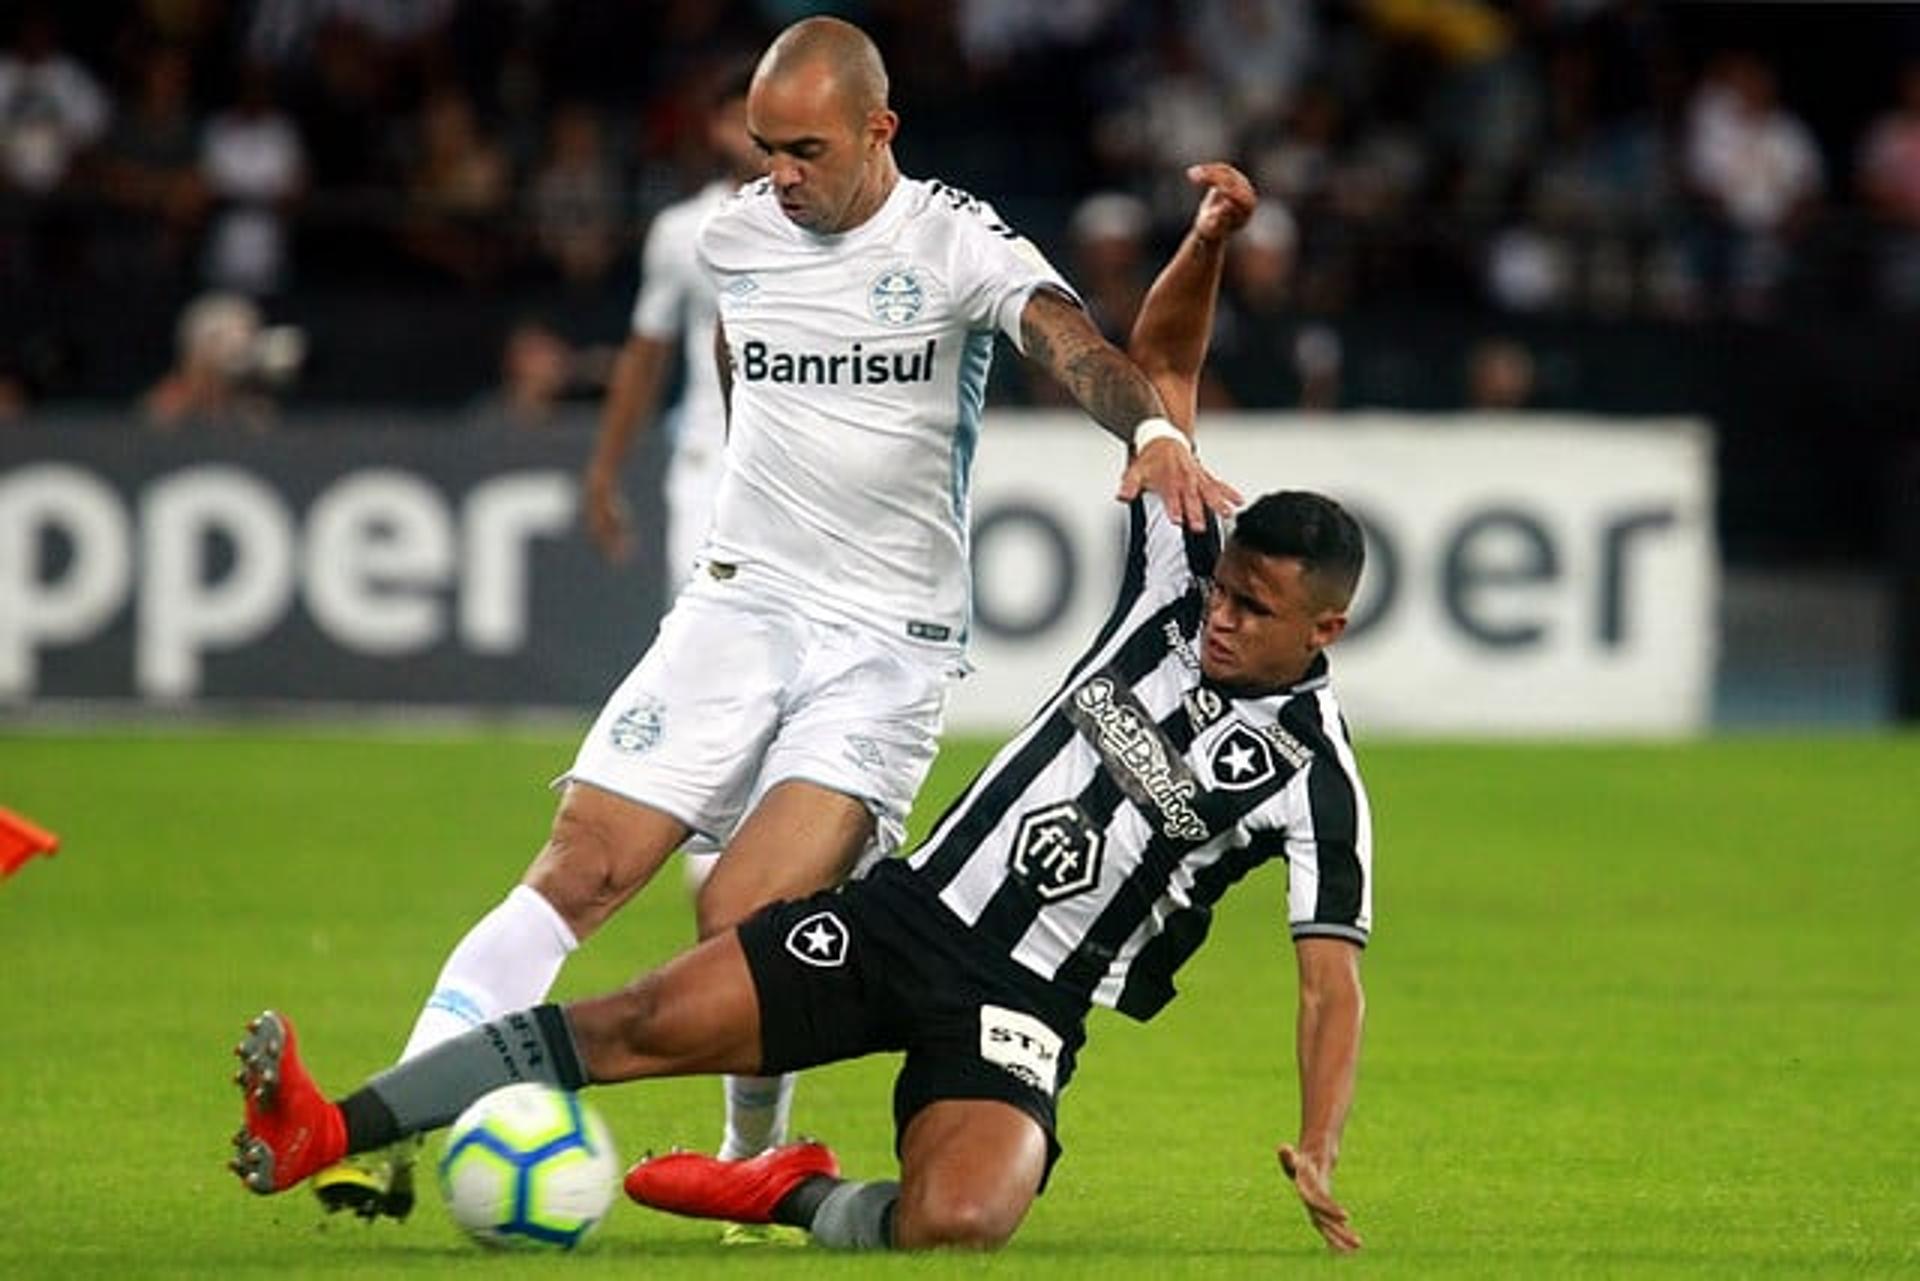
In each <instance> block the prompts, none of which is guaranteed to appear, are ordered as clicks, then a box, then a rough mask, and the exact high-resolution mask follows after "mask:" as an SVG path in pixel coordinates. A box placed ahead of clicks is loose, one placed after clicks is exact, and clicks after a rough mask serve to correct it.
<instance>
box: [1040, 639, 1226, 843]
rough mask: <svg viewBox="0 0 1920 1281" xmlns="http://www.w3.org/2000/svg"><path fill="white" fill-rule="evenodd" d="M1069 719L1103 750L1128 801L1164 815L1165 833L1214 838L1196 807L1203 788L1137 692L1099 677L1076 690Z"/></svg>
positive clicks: (1185, 837) (1183, 838) (1182, 838)
mask: <svg viewBox="0 0 1920 1281" xmlns="http://www.w3.org/2000/svg"><path fill="white" fill-rule="evenodd" d="M1067 715H1068V717H1069V718H1070V719H1071V720H1072V721H1073V723H1074V725H1075V726H1076V727H1078V729H1079V730H1080V733H1081V734H1082V735H1084V736H1085V737H1086V738H1087V739H1089V740H1090V741H1091V742H1092V743H1093V745H1094V747H1095V749H1096V750H1097V751H1099V753H1100V758H1101V760H1102V761H1104V762H1105V763H1106V766H1107V768H1108V769H1110V770H1112V771H1113V776H1114V780H1115V781H1116V782H1118V783H1119V784H1120V790H1121V791H1123V792H1125V793H1126V794H1127V797H1128V799H1130V800H1131V801H1133V803H1134V804H1135V805H1138V806H1140V807H1141V809H1143V810H1146V811H1149V812H1150V813H1157V814H1158V815H1159V826H1160V830H1161V831H1162V832H1163V833H1165V834H1166V835H1167V836H1168V837H1170V838H1172V839H1173V840H1177V841H1204V840H1206V839H1207V838H1208V837H1209V836H1211V835H1212V831H1211V829H1210V828H1208V826H1207V824H1206V821H1205V820H1204V819H1202V818H1201V817H1200V815H1199V813H1198V812H1197V811H1196V810H1195V809H1194V808H1193V798H1194V796H1195V795H1196V794H1197V793H1198V792H1199V790H1200V785H1199V784H1198V783H1196V782H1195V781H1194V778H1193V773H1192V771H1190V770H1189V769H1188V768H1187V763H1186V762H1185V761H1183V760H1181V759H1180V755H1179V753H1177V752H1175V751H1174V750H1173V748H1172V746H1171V745H1170V744H1169V743H1168V742H1167V740H1166V738H1165V736H1163V735H1162V734H1161V732H1160V727H1159V726H1158V725H1155V724H1154V723H1153V717H1152V716H1150V715H1148V714H1147V709H1146V708H1144V707H1142V706H1141V705H1140V702H1139V700H1138V699H1136V698H1135V697H1134V696H1133V693H1132V691H1130V690H1128V689H1127V688H1126V687H1125V686H1124V685H1121V684H1120V683H1119V682H1117V681H1115V680H1114V678H1113V677H1111V676H1107V675H1104V674H1103V675H1099V676H1095V677H1093V678H1092V679H1090V680H1088V681H1087V683H1086V684H1084V685H1082V686H1081V687H1080V688H1079V689H1076V690H1075V691H1074V692H1073V697H1072V698H1071V699H1069V700H1068V701H1067Z"/></svg>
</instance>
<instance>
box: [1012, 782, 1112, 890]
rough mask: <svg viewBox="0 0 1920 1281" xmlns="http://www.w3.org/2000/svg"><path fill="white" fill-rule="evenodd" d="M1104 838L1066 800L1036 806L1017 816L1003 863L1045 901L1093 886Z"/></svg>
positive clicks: (1097, 877)
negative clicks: (1006, 857)
mask: <svg viewBox="0 0 1920 1281" xmlns="http://www.w3.org/2000/svg"><path fill="white" fill-rule="evenodd" d="M1105 844H1106V838H1105V837H1104V836H1103V835H1102V834H1101V832H1100V829H1099V828H1097V827H1095V826H1094V825H1093V824H1091V823H1089V822H1088V821H1087V816H1086V815H1085V814H1083V813H1081V812H1080V807H1079V806H1078V805H1076V804H1074V803H1073V802H1072V801H1065V802H1062V803H1061V804H1059V805H1049V806H1047V807H1046V808H1045V809H1038V810H1035V811H1033V812H1032V813H1031V814H1028V815H1026V816H1025V817H1024V818H1022V819H1021V820H1020V830H1019V831H1017V832H1015V833H1014V834H1013V853H1012V854H1010V855H1009V856H1008V861H1009V862H1010V863H1011V864H1012V865H1013V871H1014V874H1015V875H1016V876H1018V877H1019V878H1020V879H1021V880H1023V881H1025V882H1026V883H1027V884H1028V885H1031V886H1032V887H1033V889H1034V892H1035V893H1037V894H1039V895H1040V897H1041V898H1043V899H1045V900H1047V901H1048V902H1049V903H1052V902H1057V901H1058V900H1060V899H1063V898H1071V897H1072V896H1073V895H1075V894H1079V893H1082V892H1083V891H1086V890H1090V889H1092V888H1093V885H1094V882H1095V881H1098V880H1099V879H1100V851H1101V848H1102V847H1103V846H1104V845H1105Z"/></svg>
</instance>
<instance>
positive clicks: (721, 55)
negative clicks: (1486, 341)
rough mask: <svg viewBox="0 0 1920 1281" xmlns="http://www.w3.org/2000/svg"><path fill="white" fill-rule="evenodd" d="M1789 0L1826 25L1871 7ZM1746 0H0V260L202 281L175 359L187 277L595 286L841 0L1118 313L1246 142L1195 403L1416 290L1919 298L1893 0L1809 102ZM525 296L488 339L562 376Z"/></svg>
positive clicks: (1322, 346) (974, 180)
mask: <svg viewBox="0 0 1920 1281" xmlns="http://www.w3.org/2000/svg"><path fill="white" fill-rule="evenodd" d="M1766 7H1768V8H1774V7H1775V6H1766ZM1812 7H1817V8H1820V9H1823V10H1825V11H1826V13H1827V15H1828V19H1830V22H1831V23H1832V24H1834V25H1833V26H1832V32H1833V33H1834V34H1835V35H1836V36H1838V35H1843V34H1844V27H1845V24H1848V23H1849V22H1852V21H1855V20H1856V18H1857V17H1858V14H1857V12H1853V11H1852V7H1851V6H1845V5H1831V6H1812ZM1741 8H1742V6H1732V5H1685V6H1669V5H1660V4H1656V3H1653V2H1652V0H1048V2H1047V3H1044V4H1041V3H1032V2H1030V0H864V2H856V3H843V4H809V3H806V2H805V0H732V2H723V0H651V2H649V3H612V2H604V3H602V2H594V0H129V2H126V3H103V4H88V5H54V4H50V3H34V2H32V0H29V2H28V3H25V4H16V5H11V6H8V16H7V17H6V18H0V296H12V297H26V296H33V297H36V298H38V299H40V300H41V301H43V302H44V301H45V300H46V299H48V298H52V297H56V296H59V295H60V294H61V293H62V292H67V293H71V292H72V291H94V292H99V291H130V290H141V289H150V290H172V291H174V292H175V293H176V294H178V295H179V296H182V297H185V296H188V295H193V294H198V293H200V292H201V291H210V298H211V303H209V299H208V298H202V299H201V300H200V301H201V302H202V303H209V306H208V307H207V308H203V311H202V313H201V314H200V315H199V317H198V322H199V323H198V324H197V325H196V324H195V323H190V322H191V321H192V320H193V319H194V318H192V317H189V316H188V315H187V314H185V313H183V314H182V315H181V319H180V331H181V348H180V350H181V360H182V364H183V365H184V364H186V363H188V349H189V342H188V337H189V334H190V333H194V334H204V333H205V332H210V331H213V330H218V329H220V328H221V326H220V325H216V324H213V323H212V322H211V321H208V320H207V316H208V315H216V316H218V317H219V318H220V319H221V320H222V321H223V323H224V325H225V329H226V330H227V331H231V330H232V329H233V328H234V325H235V323H236V319H235V318H236V317H242V318H245V317H247V316H248V315H250V314H251V315H252V323H253V325H254V327H255V329H256V330H260V331H262V332H264V331H265V330H267V329H270V328H271V327H270V326H265V325H264V324H262V323H261V322H260V319H259V316H258V314H257V309H258V308H259V307H260V306H262V305H265V306H267V307H271V306H272V305H274V302H275V300H284V299H286V298H288V297H290V296H298V295H299V294H300V293H302V292H303V291H323V290H338V289H341V288H348V287H355V286H371V287H373V288H375V289H380V288H385V289H391V290H394V291H396V292H398V291H403V290H421V289H426V290H432V289H443V288H450V289H452V290H455V291H465V293H467V294H469V295H471V296H473V297H476V298H512V297H515V296H517V295H519V294H550V293H553V292H556V291H557V292H561V293H575V294H582V295H588V296H604V297H608V298H619V297H621V296H624V295H625V294H626V293H627V292H628V291H630V290H631V288H632V286H633V282H634V252H635V249H636V247H637V245H638V243H639V237H640V235H641V233H642V232H643V231H644V229H645V225H646V221H647V218H648V217H649V216H650V214H651V213H652V212H653V211H654V210H656V209H658V208H659V207H661V206H662V205H664V204H665V203H667V202H668V201H670V200H672V199H675V198H677V197H678V196H679V195H680V194H682V193H683V192H685V191H687V190H688V189H690V188H691V187H692V186H694V185H695V184H697V183H698V182H699V181H700V180H702V179H703V178H704V177H705V176H706V173H707V169H708V165H709V161H708V158H707V157H706V156H705V155H704V154H703V152H702V144H701V137H702V131H701V129H700V127H699V121H700V119H701V117H702V114H703V112H704V110H705V102H706V97H707V94H708V93H709V91H710V85H711V84H712V82H713V80H714V78H715V76H716V75H717V74H719V73H720V71H721V69H722V68H724V67H725V66H727V65H728V64H730V63H731V62H733V61H736V60H737V59H738V58H740V57H741V56H743V55H750V54H751V53H752V52H754V51H755V50H757V49H758V48H759V47H760V46H761V45H762V44H763V43H764V41H765V39H766V38H767V36H768V35H769V34H770V33H771V32H772V31H775V30H777V29H778V28H779V27H780V26H782V25H784V24H785V23H787V22H789V21H791V20H793V19H795V18H796V17H800V16H804V15H805V14H807V13H809V12H815V11H828V12H836V13H840V14H842V15H844V16H847V17H850V18H853V19H855V20H857V21H860V22H862V23H863V24H864V25H866V26H867V27H868V28H869V30H871V31H872V32H873V34H874V35H875V37H876V39H877V40H878V41H879V43H880V45H881V47H882V48H883V50H885V52H886V54H887V56H888V58H889V62H890V65H891V70H892V73H893V89H894V92H893V97H894V103H895V105H896V107H897V108H898V109H899V111H900V112H901V115H902V117H903V122H904V123H903V132H902V137H901V144H900V151H901V156H902V161H903V167H904V168H906V169H907V171H908V172H912V173H919V174H937V175H939V176H941V177H944V178H947V179H949V180H950V181H952V182H954V183H956V184H957V185H961V186H967V187H971V188H973V189H974V190H976V191H977V192H979V194H982V195H984V196H987V197H988V198H990V199H993V200H994V201H995V202H996V203H998V204H999V205H1000V206H1001V208H1002V211H1003V212H1004V213H1006V214H1008V216H1009V217H1010V218H1012V219H1013V220H1014V221H1015V222H1016V223H1018V224H1019V225H1020V226H1021V227H1022V228H1023V229H1024V230H1027V231H1028V232H1029V234H1031V235H1033V236H1034V237H1035V238H1036V239H1037V240H1039V241H1040V242H1041V243H1042V245H1043V247H1045V248H1047V249H1048V250H1049V251H1050V252H1051V253H1053V254H1054V255H1055V256H1056V258H1057V259H1058V260H1059V261H1060V264H1061V266H1062V267H1063V268H1064V269H1066V270H1067V271H1068V274H1069V275H1070V276H1071V277H1072V278H1073V279H1074V280H1075V282H1076V283H1077V284H1078V285H1080V286H1081V287H1082V289H1083V292H1084V293H1085V295H1086V297H1087V298H1088V300H1089V302H1090V304H1091V305H1092V306H1093V308H1094V311H1095V313H1096V315H1097V316H1098V317H1099V319H1100V320H1101V322H1102V323H1103V325H1105V326H1106V327H1108V328H1109V329H1110V330H1112V331H1113V332H1116V333H1118V332H1121V331H1123V330H1124V328H1125V326H1126V325H1127V324H1128V323H1129V321H1130V319H1131V315H1132V311H1133V309H1134V308H1135V307H1137V305H1138V303H1139V299H1140V294H1141V290H1142V288H1143V286H1144V284H1145V282H1146V280H1147V279H1148V278H1149V277H1150V275H1151V272H1152V269H1153V267H1154V266H1155V265H1157V263H1158V261H1159V260H1160V256H1161V255H1162V253H1163V252H1164V250H1165V248H1166V245H1167V243H1168V240H1169V237H1170V236H1171V235H1172V234H1174V233H1175V231H1176V230H1177V228H1178V227H1179V226H1181V225H1182V224H1183V223H1184V221H1185V218H1186V215H1187V212H1188V210H1189V208H1190V196H1189V194H1188V192H1187V191H1186V189H1185V186H1184V181H1183V179H1182V176H1181V172H1182V169H1183V167H1184V165H1185V164H1186V163H1188V162H1190V161H1192V160H1195V159H1198V158H1205V157H1229V158H1232V159H1234V160H1236V161H1237V162H1238V163H1240V164H1241V165H1242V166H1243V167H1244V168H1245V169H1246V170H1247V171H1248V172H1249V173H1250V174H1251V175H1252V176H1253V177H1254V178H1255V180H1256V182H1257V183H1258V185H1259V186H1260V188H1261V189H1262V191H1263V193H1264V194H1265V195H1266V197H1267V202H1266V203H1265V204H1264V205H1263V207H1262V209H1261V211H1260V215H1259V217H1258V218H1257V219H1256V220H1255V224H1254V226H1253V227H1252V228H1251V229H1250V230H1249V233H1248V234H1247V235H1246V236H1245V237H1244V240H1243V242H1242V244H1241V245H1240V246H1239V248H1238V250H1237V252H1236V256H1235V260H1234V263H1233V265H1232V269H1231V278H1230V287H1229V296H1228V299H1227V301H1226V305H1225V306H1224V308H1223V311H1222V316H1221V328H1220V334H1219V342H1218V345H1217V360H1216V362H1215V363H1216V371H1215V375H1214V386H1213V388H1212V389H1211V392H1210V395H1211V396H1212V398H1213V400H1214V402H1215V403H1263V402H1271V401H1273V400H1274V399H1276V395H1277V398H1278V399H1281V400H1283V401H1284V402H1285V403H1290V404H1300V405H1304V406H1307V407H1316V406H1321V407H1330V406H1331V405H1333V404H1335V403H1337V401H1338V394H1339V393H1338V383H1339V370H1340V363H1341V352H1340V338H1339V324H1338V321H1339V318H1340V317H1341V315H1342V314H1343V313H1345V312H1347V311H1349V310H1350V309H1352V308H1355V307H1362V306H1371V305H1379V304H1381V303H1383V302H1385V303H1391V302H1392V301H1394V300H1398V299H1405V298H1409V297H1411V298H1420V297H1427V298H1432V297H1444V298H1448V299H1459V298H1472V299H1474V300H1476V302H1477V303H1478V305H1481V306H1484V307H1486V308H1487V309H1489V310H1490V311H1491V312H1494V313H1498V314H1515V315H1521V316H1525V315H1541V314H1581V315H1589V316H1596V317H1635V318H1651V319H1655V320H1658V321H1661V322H1681V323H1684V322H1690V321H1694V320H1703V319H1720V318H1728V317H1731V318H1736V319H1738V320H1741V321H1762V322H1764V321H1766V320H1767V319H1769V318H1771V317H1773V316H1775V315H1777V314H1778V313H1779V312H1780V311H1781V310H1782V309H1783V308H1786V307H1806V306H1813V307H1815V308H1818V307H1821V306H1833V307H1841V308H1854V309H1860V308H1870V309H1873V310H1875V311H1881V312H1885V313H1886V314H1889V315H1895V314H1916V313H1920V23H1915V22H1913V21H1905V22H1902V21H1900V20H1898V19H1894V20H1889V19H1887V18H1886V17H1885V16H1884V14H1883V15H1882V16H1881V17H1880V18H1879V20H1878V26H1877V27H1876V28H1875V31H1876V33H1877V34H1876V36H1875V37H1874V41H1875V47H1874V48H1873V49H1872V50H1871V52H1872V57H1871V58H1870V59H1866V60H1865V62H1864V63H1862V65H1857V66H1853V67H1849V68H1846V69H1844V71H1843V74H1850V75H1852V77H1853V79H1854V82H1855V91H1854V96H1853V97H1851V98H1850V99H1849V104H1850V110H1846V111H1838V112H1836V111H1834V110H1831V109H1830V108H1831V105H1832V104H1831V103H1830V102H1828V103H1826V104H1824V105H1825V106H1826V107H1827V108H1829V109H1828V110H1827V111H1826V114H1824V115H1820V114H1818V113H1819V109H1820V108H1822V106H1823V103H1822V102H1821V101H1819V100H1818V95H1817V94H1816V93H1814V92H1813V91H1811V90H1807V91H1805V96H1804V97H1798V98H1797V97H1796V92H1795V90H1796V85H1797V84H1799V83H1802V82H1804V77H1802V78H1801V80H1800V81H1797V80H1796V73H1797V72H1798V71H1799V70H1800V68H1799V65H1798V63H1796V62H1794V61H1793V60H1791V59H1788V58H1784V57H1783V56H1782V53H1781V51H1780V50H1778V49H1768V48H1755V47H1749V46H1747V45H1745V44H1743V43H1742V42H1741V40H1740V39H1739V38H1738V37H1739V33H1740V32H1741V30H1742V18H1741V15H1740V13H1739V12H1738V10H1739V9H1741ZM1888 31H1891V32H1893V33H1894V35H1895V37H1896V38H1895V39H1893V40H1892V42H1891V44H1892V46H1893V47H1891V48H1889V47H1886V46H1887V44H1888V41H1887V40H1886V39H1885V38H1884V36H1885V33H1886V32H1888ZM1902 39H1906V40H1908V41H1912V43H1908V44H1906V45H1904V46H1903V45H1902V44H1901V40H1902ZM1835 47H1838V48H1852V49H1853V50H1854V54H1855V55H1856V56H1857V55H1858V54H1859V53H1860V52H1861V49H1860V46H1859V42H1855V44H1854V45H1852V46H1848V45H1847V44H1846V42H1845V41H1844V40H1841V41H1840V42H1839V43H1838V44H1837V45H1836V46H1835ZM1807 56H1808V58H1809V59H1810V58H1812V57H1813V55H1812V54H1811V52H1809V54H1808V55H1807ZM1783 64H1784V65H1783ZM1863 81H1864V82H1865V83H1862V82H1863ZM1822 83H1830V82H1822ZM213 304H217V305H213ZM247 307H254V308H255V309H256V313H248V312H247V311H246V310H245V308H247ZM536 328H537V326H536ZM529 332H530V331H529V330H528V328H527V327H526V326H524V325H518V326H516V327H515V330H514V333H513V334H512V335H508V336H506V340H505V341H504V342H503V344H502V349H501V350H502V352H503V356H502V359H501V369H502V378H503V380H509V379H510V377H511V373H512V370H514V369H517V368H533V369H542V368H544V369H545V370H546V371H547V372H546V373H545V375H544V377H545V378H546V380H547V381H549V382H551V381H553V380H554V379H555V378H556V377H557V375H555V374H554V373H553V372H552V365H553V361H554V360H555V359H557V357H556V356H555V355H554V353H553V352H552V351H550V350H548V351H545V353H544V358H543V356H542V352H541V349H540V345H539V343H538V342H536V341H534V340H533V339H532V338H530V337H529ZM602 337H603V339H604V340H605V341H617V340H618V337H619V335H618V334H617V333H609V334H606V335H603V336H602ZM208 341H212V340H208ZM250 341H252V340H250ZM275 343H277V344H278V346H277V347H276V346H274V344H275ZM228 345H229V346H230V347H231V346H232V343H231V342H229V344H228ZM16 346H19V343H18V340H16ZM267 346H268V348H269V349H270V350H267V351H265V354H262V352H258V351H254V350H253V348H252V347H248V348H247V349H246V350H247V353H248V354H247V360H248V361H250V362H252V363H250V364H249V365H248V366H247V367H248V368H249V369H253V370H256V371H258V370H262V369H274V368H279V369H282V372H283V374H284V367H285V366H286V365H287V362H288V361H289V360H292V361H293V362H294V364H296V365H297V363H298V355H299V352H298V350H297V348H298V342H297V335H294V336H288V335H285V334H281V335H279V336H278V337H277V338H275V337H274V336H273V335H271V334H268V335H267ZM56 354H57V353H56ZM29 356H31V351H29V352H28V356H23V355H22V353H21V351H20V350H14V351H11V352H8V351H0V414H4V413H5V412H6V406H7V405H8V404H9V403H12V401H13V400H20V399H25V398H28V397H30V396H31V395H32V394H33V392H34V390H35V386H36V381H37V380H39V372H38V371H37V369H36V367H35V365H34V362H33V360H32V359H29ZM1526 357H1527V353H1526V352H1525V351H1517V352H1515V351H1502V350H1495V351H1491V352H1480V351H1476V352H1475V353H1474V355H1473V358H1472V359H1473V362H1474V363H1473V366H1472V368H1470V369H1469V370H1468V371H1466V373H1465V375H1464V376H1463V385H1464V386H1466V387H1468V388H1470V389H1472V393H1471V394H1472V395H1474V396H1475V397H1479V396H1480V395H1482V391H1481V389H1482V388H1483V387H1485V388H1489V389H1491V390H1487V391H1485V393H1484V394H1485V395H1486V396H1489V397H1493V398H1496V399H1501V400H1504V401H1507V402H1514V401H1515V400H1516V396H1517V403H1518V404H1525V403H1526V395H1525V387H1526V386H1528V385H1530V379H1531V373H1530V370H1529V368H1528V366H1527V363H1526V359H1525V358H1526ZM226 359H234V357H232V356H231V355H229V356H228V357H226ZM592 365H593V362H592V361H591V360H589V361H587V362H585V365H580V362H578V361H575V362H574V364H573V365H569V366H568V367H569V368H573V367H575V366H579V367H584V368H590V367H592ZM1276 366H1278V367H1281V368H1283V369H1285V370H1286V371H1287V373H1286V375H1285V378H1286V380H1287V381H1286V386H1285V388H1284V390H1283V391H1282V392H1280V393H1277V394H1276V393H1275V391H1274V380H1273V373H1274V370H1275V368H1276ZM1483 366H1484V367H1483ZM179 372H180V371H179V370H176V371H174V373H175V374H178V373H179ZM561 381H562V382H563V383H564V382H565V381H566V380H561ZM574 381H576V382H577V381H578V379H577V378H575V379H574ZM1516 387H1517V388H1519V389H1520V390H1519V391H1518V392H1516V390H1515V388H1516ZM162 390H163V389H162V388H159V387H156V388H155V389H154V394H152V395H150V396H149V397H148V400H147V403H148V405H149V406H150V407H152V406H162V407H164V405H165V404H166V403H168V401H169V397H167V396H165V395H161V394H160V392H161V391H162ZM10 398H11V399H10ZM502 398H504V399H505V400H508V401H510V400H511V395H510V394H508V393H507V391H506V390H504V389H503V392H502V397H500V398H496V399H502ZM153 412H155V413H156V414H159V413H162V412H163V410H162V409H154V411H153Z"/></svg>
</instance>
